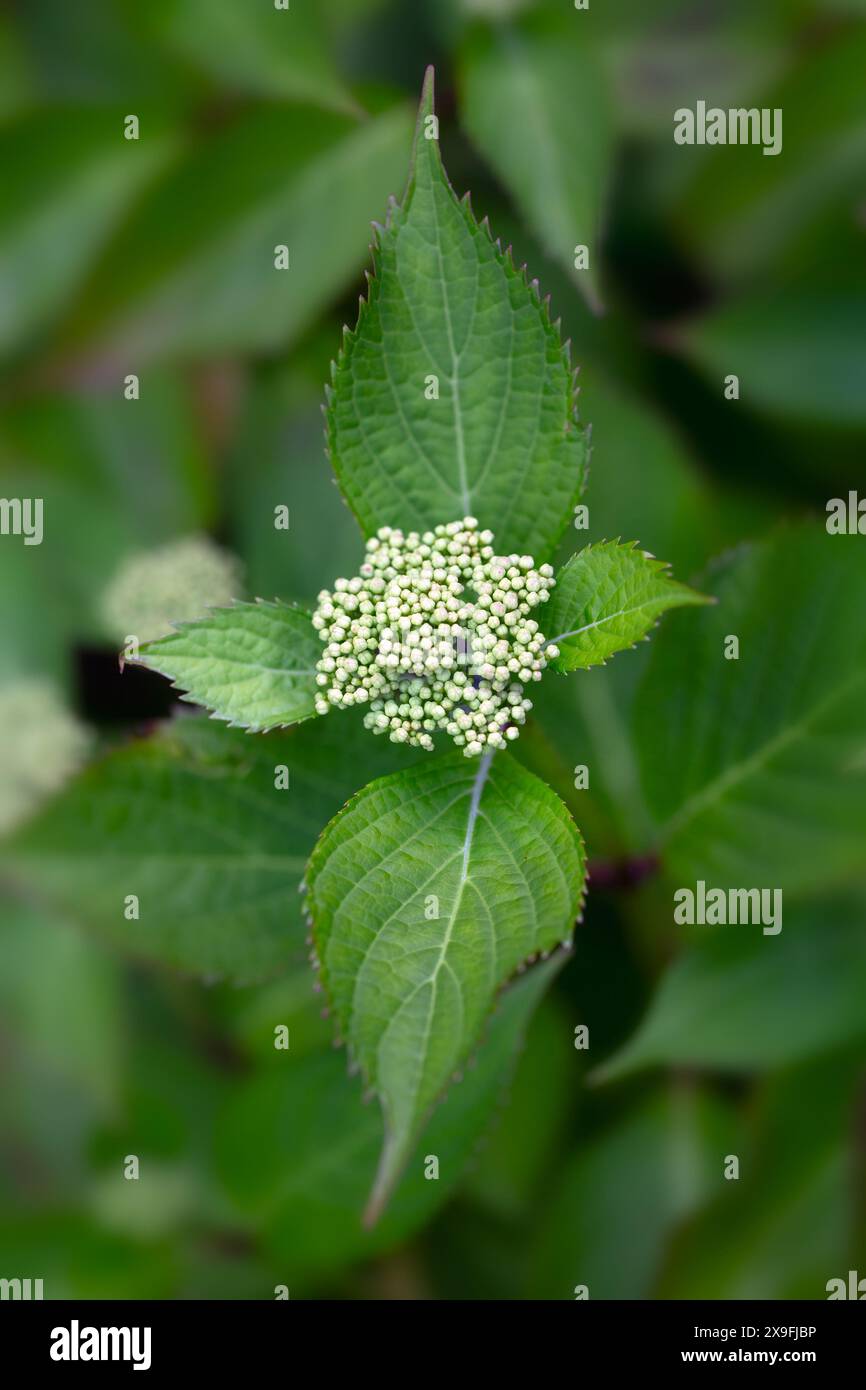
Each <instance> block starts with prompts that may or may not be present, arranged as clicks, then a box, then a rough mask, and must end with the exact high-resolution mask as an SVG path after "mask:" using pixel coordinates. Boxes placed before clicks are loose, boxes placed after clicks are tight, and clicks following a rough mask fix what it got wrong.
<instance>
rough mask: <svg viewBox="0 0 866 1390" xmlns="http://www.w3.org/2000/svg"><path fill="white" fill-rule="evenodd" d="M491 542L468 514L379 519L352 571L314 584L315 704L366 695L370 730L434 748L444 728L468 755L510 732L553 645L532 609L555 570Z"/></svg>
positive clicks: (497, 743) (342, 703)
mask: <svg viewBox="0 0 866 1390" xmlns="http://www.w3.org/2000/svg"><path fill="white" fill-rule="evenodd" d="M492 542H493V533H492V532H491V531H479V529H478V522H477V521H476V520H475V518H474V517H471V516H467V517H464V518H463V520H462V521H452V522H449V523H448V524H447V525H441V526H437V527H436V528H435V529H434V530H433V531H425V532H424V533H423V534H419V533H418V532H417V531H410V532H409V533H408V535H404V533H403V532H402V531H399V530H394V529H392V528H391V527H390V526H383V527H382V528H381V530H380V531H379V532H378V533H377V535H375V536H373V537H372V539H371V540H369V541H368V542H367V555H366V559H365V562H364V564H362V566H361V572H360V574H359V575H357V576H356V577H355V578H354V579H338V580H337V581H336V583H335V585H334V590H333V592H331V591H330V590H327V589H326V590H323V591H322V593H320V594H319V599H318V606H317V608H316V612H315V613H314V615H313V626H314V627H315V628H316V629H317V631H318V633H319V635H320V637H321V639H322V641H323V643H324V644H325V647H324V652H323V655H322V657H321V660H320V661H319V662H318V664H317V668H316V669H317V673H318V674H317V677H316V679H317V682H318V685H319V690H320V693H319V695H318V696H317V699H316V708H317V710H318V712H319V713H320V714H325V713H326V712H327V711H328V709H329V708H330V707H331V706H338V707H340V708H345V707H346V706H351V705H364V706H366V707H367V710H366V714H365V717H364V723H365V725H366V727H367V728H368V729H372V730H373V732H374V733H380V734H384V733H387V734H388V735H389V736H390V738H391V739H392V741H393V742H394V743H412V744H418V745H420V746H421V747H422V748H427V749H432V747H433V738H432V735H433V734H434V733H435V732H436V730H444V732H445V733H447V734H450V736H451V738H453V740H454V742H455V743H456V744H458V745H459V746H460V747H462V748H463V750H464V752H465V753H466V755H467V757H473V756H475V755H476V754H478V753H481V752H482V751H483V750H484V749H485V748H504V747H505V745H506V740H508V739H514V738H517V736H518V733H519V725H521V724H522V723H524V721H525V719H526V715H527V713H528V711H529V710H530V709H531V708H532V701H531V700H529V699H527V697H526V696H525V695H524V687H525V686H527V685H528V684H529V683H530V682H531V681H537V680H540V679H541V673H542V671H543V670H544V668H545V665H546V664H547V662H546V658H551V659H552V658H553V657H554V656H556V655H557V651H556V648H554V647H550V646H548V647H547V648H546V650H545V638H544V635H543V633H542V632H541V631H540V630H539V626H538V623H537V622H536V620H535V618H534V617H533V616H532V615H533V611H534V609H536V608H537V607H538V606H539V605H540V604H542V603H544V602H545V601H546V600H547V598H548V597H549V595H550V591H551V589H552V587H553V585H554V583H555V581H554V578H553V570H552V568H551V566H550V565H542V566H541V567H540V568H539V569H535V562H534V560H533V558H532V556H531V555H497V554H495V552H494V549H493V545H492Z"/></svg>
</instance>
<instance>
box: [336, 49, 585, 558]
mask: <svg viewBox="0 0 866 1390" xmlns="http://www.w3.org/2000/svg"><path fill="white" fill-rule="evenodd" d="M433 120H435V117H434V115H433V77H432V70H431V71H428V74H427V78H426V80H425V84H424V91H423V94H422V98H421V107H420V111H419V115H418V128H417V131H416V136H415V148H414V152H413V157H412V167H411V172H410V176H409V184H408V187H407V190H406V194H405V197H404V199H403V202H402V204H400V206H397V205H392V206H391V208H390V212H389V216H388V222H387V225H386V226H385V227H380V228H378V229H377V233H376V245H375V248H374V249H375V260H376V266H375V275H374V276H373V277H372V278H371V279H370V289H369V297H368V298H367V300H365V301H363V302H362V304H361V311H360V315H359V318H358V325H357V328H356V329H355V330H354V332H350V333H347V334H346V337H345V341H344V345H343V350H342V352H341V354H340V357H339V359H338V361H337V363H336V364H335V366H334V369H333V372H332V386H331V389H330V391H329V400H328V438H329V444H330V451H331V461H332V463H333V465H334V469H335V471H336V474H337V477H338V479H339V482H340V486H341V488H342V489H343V492H344V494H345V496H346V498H347V500H348V502H349V505H350V506H351V507H352V510H353V511H354V512H355V514H356V516H357V517H358V519H359V521H360V523H361V526H362V528H363V530H364V531H365V533H367V534H369V533H371V532H373V531H375V530H376V528H377V527H379V526H381V525H384V524H389V525H396V526H402V527H404V528H408V527H417V528H419V529H422V530H423V529H426V528H429V527H432V526H434V525H435V524H437V523H439V522H443V521H450V520H452V519H455V518H457V517H462V516H466V515H474V516H477V517H478V519H479V521H480V522H481V524H482V526H486V527H490V528H491V529H492V530H493V531H494V532H495V536H496V545H497V547H498V548H499V549H500V550H501V551H504V552H505V553H508V552H509V551H512V550H517V551H521V552H529V553H530V554H531V555H533V556H534V557H535V559H536V560H537V561H540V560H543V559H546V558H547V556H548V553H549V552H550V551H551V549H552V547H553V545H554V544H555V542H556V539H557V537H558V536H559V535H560V534H561V532H562V530H563V528H564V526H565V524H566V522H567V520H568V516H569V513H570V511H571V508H572V506H573V504H574V502H575V501H576V500H577V497H578V496H579V493H580V487H581V483H582V479H583V474H584V467H585V461H586V453H587V441H586V436H585V433H584V431H583V430H582V429H581V428H580V427H579V426H578V424H577V416H576V408H575V386H574V380H573V374H572V370H571V366H570V362H569V358H568V353H567V350H565V349H563V347H562V345H561V341H560V336H559V330H558V327H557V326H556V325H554V324H552V323H551V322H550V318H549V314H548V310H547V306H546V304H544V303H543V302H542V300H541V298H540V295H539V291H538V287H537V285H536V284H534V283H532V284H527V282H526V278H525V276H524V275H523V274H521V273H519V272H518V271H516V270H515V269H514V266H513V264H512V262H511V259H510V257H509V256H508V255H507V254H504V253H503V252H502V251H501V249H500V247H499V245H498V243H495V242H494V241H493V240H492V239H491V237H490V235H489V232H488V230H487V229H486V227H484V226H483V225H482V226H479V224H478V223H477V222H476V220H475V217H474V215H473V213H472V210H471V208H470V206H469V202H468V199H465V198H464V199H463V200H462V201H458V199H457V197H456V196H455V194H454V192H453V190H452V188H451V186H450V184H449V183H448V180H447V178H446V175H445V171H444V169H443V167H442V160H441V157H440V154H439V142H438V139H435V138H427V137H428V136H429V135H431V134H432V132H433V130H434V127H433V126H432V125H431V124H430V123H431V122H432V121H433ZM431 377H435V378H436V380H437V382H438V392H439V396H438V399H427V396H426V394H425V391H426V389H427V387H428V385H429V386H430V390H433V389H434V388H433V386H432V384H430V382H429V379H430V378H431ZM529 497H531V498H532V504H531V506H529V505H526V499H527V498H529Z"/></svg>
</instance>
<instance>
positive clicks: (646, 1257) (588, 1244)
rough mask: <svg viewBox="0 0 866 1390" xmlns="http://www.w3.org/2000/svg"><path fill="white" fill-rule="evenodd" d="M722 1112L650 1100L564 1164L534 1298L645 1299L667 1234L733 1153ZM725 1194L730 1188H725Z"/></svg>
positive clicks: (669, 1096)
mask: <svg viewBox="0 0 866 1390" xmlns="http://www.w3.org/2000/svg"><path fill="white" fill-rule="evenodd" d="M738 1137H739V1135H738V1126H735V1124H734V1121H733V1120H732V1117H731V1115H730V1114H729V1112H728V1110H727V1108H725V1107H723V1106H721V1105H720V1104H719V1102H718V1101H715V1100H712V1099H710V1098H709V1097H706V1096H702V1095H700V1094H695V1093H693V1092H690V1091H689V1090H686V1089H680V1090H671V1091H669V1092H667V1093H665V1094H663V1095H661V1096H657V1097H655V1098H653V1099H652V1100H650V1101H649V1102H648V1103H646V1104H645V1105H643V1106H641V1107H640V1108H639V1109H638V1110H636V1111H634V1112H632V1113H631V1114H629V1115H627V1116H626V1118H625V1119H624V1120H622V1121H620V1122H619V1123H618V1124H616V1125H614V1126H613V1127H612V1128H611V1129H609V1130H608V1131H606V1132H605V1133H603V1134H602V1135H601V1137H600V1138H598V1139H596V1140H594V1142H592V1143H590V1144H589V1145H587V1146H586V1147H584V1148H583V1149H582V1151H581V1152H580V1153H579V1154H578V1155H577V1156H576V1157H575V1158H574V1159H573V1160H572V1161H571V1162H570V1163H569V1165H568V1166H567V1168H566V1170H565V1173H564V1175H563V1177H562V1180H561V1182H560V1184H559V1186H558V1188H557V1189H556V1190H555V1191H554V1193H553V1194H552V1196H551V1198H550V1200H549V1201H548V1203H547V1206H546V1210H545V1214H544V1220H543V1222H542V1225H541V1230H540V1235H539V1239H538V1242H537V1250H536V1275H535V1279H534V1281H533V1287H532V1296H533V1297H535V1298H539V1297H540V1298H559V1299H573V1298H574V1297H575V1288H576V1286H578V1285H581V1284H584V1285H586V1286H587V1290H588V1294H589V1297H590V1299H597V1298H649V1297H651V1296H652V1292H653V1286H654V1284H655V1281H656V1279H657V1277H658V1274H659V1272H660V1269H661V1267H662V1261H663V1257H664V1253H665V1249H666V1247H667V1245H668V1243H669V1241H670V1239H671V1237H672V1235H673V1233H674V1231H675V1229H676V1227H677V1225H678V1224H680V1223H681V1222H682V1221H684V1220H685V1219H686V1218H687V1217H689V1216H690V1215H691V1214H692V1213H693V1212H694V1211H695V1210H696V1209H698V1208H699V1207H700V1206H701V1205H702V1203H703V1202H704V1201H706V1199H707V1196H708V1195H709V1194H711V1193H712V1192H713V1191H714V1190H719V1189H721V1188H722V1187H723V1186H724V1185H725V1184H724V1178H723V1158H722V1155H724V1154H725V1153H730V1152H732V1151H733V1152H738V1145H737V1139H738ZM732 1185H733V1184H732Z"/></svg>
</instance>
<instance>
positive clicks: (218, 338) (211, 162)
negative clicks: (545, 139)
mask: <svg viewBox="0 0 866 1390" xmlns="http://www.w3.org/2000/svg"><path fill="white" fill-rule="evenodd" d="M410 139H411V122H410V117H409V114H408V112H407V111H406V109H405V107H404V106H402V105H401V106H399V107H392V108H391V109H389V110H386V111H384V112H382V113H381V114H380V115H375V116H370V117H369V118H366V119H365V120H363V121H356V120H353V119H352V118H351V117H348V116H342V115H338V114H337V113H334V112H326V111H315V110H313V109H311V108H309V107H304V106H292V105H286V106H274V107H270V108H267V107H266V108H263V109H261V110H257V111H254V112H252V113H250V114H248V115H244V116H242V117H241V118H240V119H239V120H238V121H236V122H235V123H234V124H233V125H231V126H230V127H229V128H228V130H226V131H221V132H219V133H217V134H215V135H213V136H212V137H211V138H210V139H209V140H208V141H207V142H206V143H204V144H203V145H202V146H200V147H199V148H198V149H196V150H195V151H194V152H193V153H191V154H190V156H189V158H188V159H186V160H185V161H184V162H183V163H182V164H181V165H180V166H179V167H178V168H177V169H176V170H174V171H173V172H172V174H171V176H170V177H168V178H166V179H164V180H162V181H161V183H160V184H159V186H158V187H157V188H155V189H154V190H153V191H152V192H151V194H150V196H149V197H148V198H147V199H145V200H144V201H143V202H142V204H141V205H140V206H139V207H138V209H137V210H136V214H135V216H134V217H133V218H132V219H131V220H130V222H129V224H128V225H127V226H126V227H125V228H124V230H123V233H122V234H121V235H120V236H119V237H118V238H117V239H116V240H115V242H114V243H113V245H112V249H111V253H110V255H108V256H106V257H105V258H104V259H103V261H102V263H101V264H100V267H99V272H98V274H97V275H95V276H94V280H93V283H92V284H91V285H90V287H89V290H88V295H87V301H86V303H84V304H82V305H80V306H78V311H77V313H76V318H75V321H74V322H73V323H71V324H70V326H69V329H68V332H67V336H68V339H69V346H71V347H74V348H75V349H76V351H82V350H86V352H87V353H88V356H91V355H92V357H93V358H94V360H95V363H96V365H101V364H102V362H103V361H104V360H105V361H107V360H109V359H110V360H112V361H114V360H116V358H117V357H118V356H119V357H121V358H122V359H123V360H127V359H130V360H135V361H136V362H137V363H142V362H144V361H146V360H150V359H152V358H154V357H160V358H169V359H172V360H174V359H177V358H181V357H188V356H217V355H219V354H220V353H224V352H229V351H240V350H245V349H254V348H274V347H277V346H279V347H280V348H284V347H286V346H287V345H288V343H290V342H293V341H295V340H296V339H297V338H298V337H299V336H300V334H301V333H302V332H303V331H304V329H305V328H306V327H307V325H308V324H309V323H310V321H311V320H312V319H313V318H314V317H315V315H316V314H317V313H319V312H320V310H321V309H322V308H323V307H324V306H325V305H326V304H328V302H329V301H330V300H331V298H332V297H333V296H334V295H335V294H338V293H339V292H340V290H341V289H342V288H343V287H344V286H345V285H346V284H347V282H348V281H350V279H351V277H352V275H353V274H354V273H355V272H356V271H358V270H359V269H360V267H361V266H362V265H363V261H364V254H365V250H366V246H367V243H368V240H369V224H370V219H371V218H372V217H374V216H375V215H376V213H377V212H378V211H379V209H380V208H381V207H382V206H383V205H384V203H385V201H386V199H387V198H388V196H389V194H390V193H392V192H393V190H394V189H395V188H399V186H400V182H401V180H402V178H403V171H404V169H405V161H406V150H407V148H408V146H409V142H410ZM179 207H182V208H183V210H184V215H183V216H182V217H178V212H177V210H178V208H179ZM277 246H287V247H288V250H289V268H288V269H287V270H282V269H276V268H275V265H274V249H275V247H277Z"/></svg>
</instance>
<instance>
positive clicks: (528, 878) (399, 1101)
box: [307, 753, 584, 1212]
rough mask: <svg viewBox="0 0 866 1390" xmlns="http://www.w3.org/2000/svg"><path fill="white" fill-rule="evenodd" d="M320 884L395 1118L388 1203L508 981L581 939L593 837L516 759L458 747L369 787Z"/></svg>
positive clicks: (329, 853) (355, 1013)
mask: <svg viewBox="0 0 866 1390" xmlns="http://www.w3.org/2000/svg"><path fill="white" fill-rule="evenodd" d="M307 881H308V885H309V891H310V907H311V911H312V915H313V921H314V934H315V941H316V950H317V953H318V957H319V961H320V963H321V969H322V978H323V981H324V984H325V988H326V990H327V993H328V995H329V998H330V1000H331V1002H332V1004H333V1006H334V1010H335V1013H336V1016H337V1020H338V1023H339V1026H340V1029H341V1030H342V1033H343V1035H344V1037H345V1038H346V1041H347V1042H348V1044H349V1046H350V1048H351V1050H352V1052H353V1054H354V1056H355V1057H356V1059H357V1060H358V1062H359V1063H360V1065H361V1067H362V1068H363V1071H364V1073H365V1075H366V1077H367V1079H368V1080H369V1082H370V1084H371V1085H372V1086H373V1087H374V1089H375V1090H376V1091H377V1092H378V1094H379V1096H380V1098H381V1101H382V1107H383V1110H384V1114H385V1128H386V1141H385V1147H384V1150H383V1155H382V1162H381V1166H380V1170H379V1176H378V1178H377V1185H376V1189H375V1192H374V1196H373V1200H372V1210H373V1211H374V1212H375V1211H376V1210H377V1209H378V1207H379V1205H380V1204H381V1202H382V1201H383V1200H384V1198H385V1197H386V1195H387V1193H388V1191H389V1190H390V1188H391V1187H392V1186H393V1183H394V1179H395V1177H396V1175H397V1173H398V1172H399V1170H400V1169H401V1168H402V1166H403V1163H404V1162H405V1159H406V1155H407V1153H408V1151H409V1148H410V1147H411V1144H412V1142H413V1139H414V1137H415V1135H416V1134H417V1132H418V1129H419V1127H420V1125H421V1123H422V1122H423V1120H424V1118H425V1116H426V1114H427V1112H428V1111H429V1109H430V1106H431V1105H432V1104H433V1102H434V1101H435V1099H436V1097H437V1096H438V1095H439V1094H440V1093H441V1092H442V1090H443V1089H444V1087H445V1085H446V1084H447V1082H448V1080H449V1078H450V1077H451V1076H452V1074H453V1072H454V1071H455V1069H456V1068H458V1067H460V1066H462V1064H463V1063H464V1062H465V1060H466V1057H467V1056H468V1054H469V1052H470V1051H471V1049H472V1048H473V1047H474V1045H475V1043H476V1042H477V1040H478V1036H479V1034H480V1032H481V1029H482V1026H483V1023H484V1019H485V1017H486V1015H487V1014H488V1013H489V1011H490V1008H491V1005H492V1003H493V1000H494V998H495V995H496V991H497V989H498V988H499V987H500V985H502V984H503V983H504V982H505V981H506V980H507V979H508V978H509V977H510V976H511V975H512V974H513V973H514V971H515V970H517V968H518V967H519V966H520V965H522V964H523V962H524V961H526V960H527V959H528V958H529V957H531V956H534V955H536V954H537V953H538V952H540V951H547V950H550V949H551V948H552V947H553V946H554V945H555V944H556V943H557V942H559V941H561V940H563V939H564V938H566V937H568V936H569V935H570V933H571V929H572V925H573V923H574V919H575V917H576V916H577V914H578V912H579V910H580V904H581V901H582V895H583V883H584V856H583V846H582V842H581V839H580V835H579V832H578V831H577V829H576V827H575V825H574V823H573V822H572V820H571V817H570V816H569V814H568V811H567V810H566V808H565V806H564V805H563V804H562V802H561V801H560V800H559V798H558V797H557V796H556V795H555V794H554V793H553V792H551V790H550V789H549V788H548V787H546V786H545V785H544V783H543V782H540V781H538V779H537V778H535V777H533V776H532V774H531V773H528V772H526V771H525V770H524V769H523V768H521V767H519V765H518V764H516V763H515V762H513V761H512V760H511V759H510V758H509V757H508V756H507V755H500V756H499V757H498V758H496V759H495V760H493V761H492V762H491V761H490V760H489V759H488V758H487V757H485V758H483V759H482V760H481V761H480V762H478V761H475V760H471V761H470V760H469V759H467V758H464V757H463V755H462V754H461V753H457V754H447V755H444V756H442V757H438V758H433V759H427V760H425V762H424V763H423V764H421V765H418V766H416V767H414V768H410V769H407V770H406V771H404V772H401V773H398V774H396V775H394V776H393V777H389V778H384V779H382V780H380V781H378V782H374V783H373V784H372V785H371V786H369V787H366V788H365V789H364V790H363V791H362V792H360V793H359V794H358V796H356V797H355V798H354V799H353V800H352V801H351V802H350V804H349V805H348V806H347V807H346V809H345V811H344V812H343V813H342V814H341V815H340V816H338V817H337V818H336V820H335V821H333V822H332V824H331V825H330V826H328V828H327V830H326V831H325V833H324V834H323V836H322V838H321V840H320V841H319V844H318V845H317V846H316V850H315V853H314V855H313V857H312V859H311V862H310V869H309V873H308V878H307Z"/></svg>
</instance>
